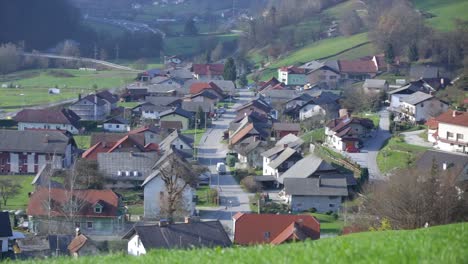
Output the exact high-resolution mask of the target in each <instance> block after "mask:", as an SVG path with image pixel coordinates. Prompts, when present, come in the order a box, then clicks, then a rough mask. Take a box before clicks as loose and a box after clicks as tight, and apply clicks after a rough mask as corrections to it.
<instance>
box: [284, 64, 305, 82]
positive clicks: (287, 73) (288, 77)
mask: <svg viewBox="0 0 468 264" xmlns="http://www.w3.org/2000/svg"><path fill="white" fill-rule="evenodd" d="M278 80H280V81H281V82H283V83H284V84H286V85H299V86H303V85H304V84H306V83H307V81H306V70H305V69H303V68H299V67H296V66H288V67H280V68H279V69H278Z"/></svg>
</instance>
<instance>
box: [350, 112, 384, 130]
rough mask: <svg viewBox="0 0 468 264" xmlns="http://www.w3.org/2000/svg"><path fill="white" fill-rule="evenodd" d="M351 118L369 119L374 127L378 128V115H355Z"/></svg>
mask: <svg viewBox="0 0 468 264" xmlns="http://www.w3.org/2000/svg"><path fill="white" fill-rule="evenodd" d="M353 116H356V117H361V118H367V119H370V120H372V122H373V123H374V126H375V127H379V123H380V116H379V114H378V113H356V114H353Z"/></svg>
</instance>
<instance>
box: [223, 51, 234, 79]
mask: <svg viewBox="0 0 468 264" xmlns="http://www.w3.org/2000/svg"><path fill="white" fill-rule="evenodd" d="M236 77H237V70H236V64H235V63H234V59H233V58H232V57H229V58H228V59H227V60H226V63H225V64H224V73H223V78H224V80H228V81H233V82H234V83H235V81H236Z"/></svg>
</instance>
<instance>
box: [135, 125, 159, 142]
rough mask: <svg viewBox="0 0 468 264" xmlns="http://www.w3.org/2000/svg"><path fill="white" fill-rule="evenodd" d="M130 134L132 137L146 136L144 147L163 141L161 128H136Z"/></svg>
mask: <svg viewBox="0 0 468 264" xmlns="http://www.w3.org/2000/svg"><path fill="white" fill-rule="evenodd" d="M128 134H131V135H143V136H144V143H143V144H144V145H145V146H147V145H148V144H151V143H154V144H159V142H160V141H161V140H162V135H161V134H162V133H161V129H160V128H159V127H156V126H154V125H147V126H142V127H139V128H135V129H133V130H131V131H130V132H129V133H128Z"/></svg>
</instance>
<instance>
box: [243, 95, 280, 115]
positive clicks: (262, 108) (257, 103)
mask: <svg viewBox="0 0 468 264" xmlns="http://www.w3.org/2000/svg"><path fill="white" fill-rule="evenodd" d="M235 110H236V113H237V114H238V115H243V114H244V113H247V112H250V111H252V110H253V111H255V112H258V113H261V114H262V115H264V116H269V115H270V113H271V112H272V111H273V108H272V107H271V105H270V104H269V103H268V102H266V101H265V100H264V99H263V98H257V99H255V100H252V101H250V102H248V103H246V104H243V105H242V106H240V107H238V108H236V109H235Z"/></svg>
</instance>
